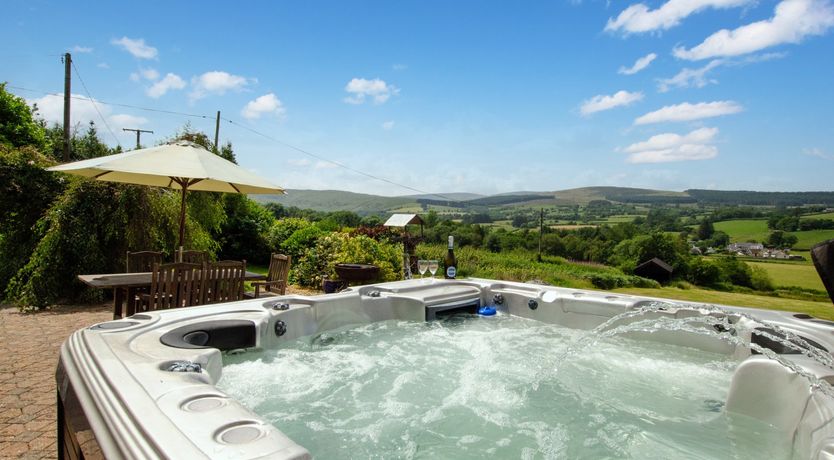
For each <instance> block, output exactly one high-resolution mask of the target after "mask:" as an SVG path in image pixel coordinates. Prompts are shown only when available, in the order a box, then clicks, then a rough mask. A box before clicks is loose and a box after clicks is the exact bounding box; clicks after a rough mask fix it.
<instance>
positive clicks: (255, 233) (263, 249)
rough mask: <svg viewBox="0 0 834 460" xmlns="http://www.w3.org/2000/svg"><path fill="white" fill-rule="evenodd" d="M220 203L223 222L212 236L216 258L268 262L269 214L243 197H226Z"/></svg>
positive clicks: (259, 262) (270, 221) (272, 219)
mask: <svg viewBox="0 0 834 460" xmlns="http://www.w3.org/2000/svg"><path fill="white" fill-rule="evenodd" d="M223 203H224V209H225V213H226V220H225V222H224V223H223V225H222V226H221V228H220V233H219V234H218V235H217V237H216V239H217V241H218V243H219V244H220V251H219V254H218V256H219V258H222V259H229V260H246V261H248V262H250V263H255V264H266V263H269V255H270V252H271V251H270V249H269V245H268V244H267V238H266V235H267V231H268V230H269V229H270V227H271V225H272V223H273V222H274V220H275V219H274V218H273V217H272V213H270V212H269V211H267V210H266V209H265V208H264V207H263V206H261V205H259V204H258V203H255V202H254V201H252V200H250V199H249V198H247V197H246V196H245V195H233V194H226V195H224V196H223Z"/></svg>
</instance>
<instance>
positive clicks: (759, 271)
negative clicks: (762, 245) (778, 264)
mask: <svg viewBox="0 0 834 460" xmlns="http://www.w3.org/2000/svg"><path fill="white" fill-rule="evenodd" d="M751 270H752V273H751V276H750V286H751V287H752V288H753V289H755V290H757V291H773V290H774V289H775V287H774V286H773V280H771V279H770V275H768V274H767V271H766V270H765V269H764V268H762V267H751Z"/></svg>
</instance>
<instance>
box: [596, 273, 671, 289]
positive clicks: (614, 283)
mask: <svg viewBox="0 0 834 460" xmlns="http://www.w3.org/2000/svg"><path fill="white" fill-rule="evenodd" d="M587 277H588V279H589V280H590V281H591V284H593V285H594V287H597V288H599V289H604V290H611V289H617V288H621V287H640V288H659V287H660V283H658V282H657V281H655V280H650V279H647V278H641V277H639V276H633V275H623V274H616V273H593V274H590V275H588V276H587Z"/></svg>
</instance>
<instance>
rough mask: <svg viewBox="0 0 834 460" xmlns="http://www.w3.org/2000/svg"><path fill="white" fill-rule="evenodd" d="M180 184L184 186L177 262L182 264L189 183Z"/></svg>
mask: <svg viewBox="0 0 834 460" xmlns="http://www.w3.org/2000/svg"><path fill="white" fill-rule="evenodd" d="M179 184H180V186H182V190H181V192H182V203H181V204H180V242H179V244H178V245H177V246H178V247H179V251H178V256H177V261H178V262H182V244H183V240H184V239H185V194H186V192H187V191H188V182H187V181H182V182H179Z"/></svg>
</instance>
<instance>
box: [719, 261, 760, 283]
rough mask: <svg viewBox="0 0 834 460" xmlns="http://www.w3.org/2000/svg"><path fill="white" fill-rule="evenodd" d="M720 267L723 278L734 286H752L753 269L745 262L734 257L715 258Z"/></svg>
mask: <svg viewBox="0 0 834 460" xmlns="http://www.w3.org/2000/svg"><path fill="white" fill-rule="evenodd" d="M716 264H717V265H718V266H719V267H721V271H722V273H723V277H722V278H723V279H724V280H726V281H727V282H730V283H732V284H735V285H736V286H743V287H748V288H752V287H753V270H752V269H751V268H750V266H749V265H747V264H746V263H744V262H742V261H740V260H738V259H736V258H735V257H732V256H731V257H721V258H719V259H717V260H716Z"/></svg>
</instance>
